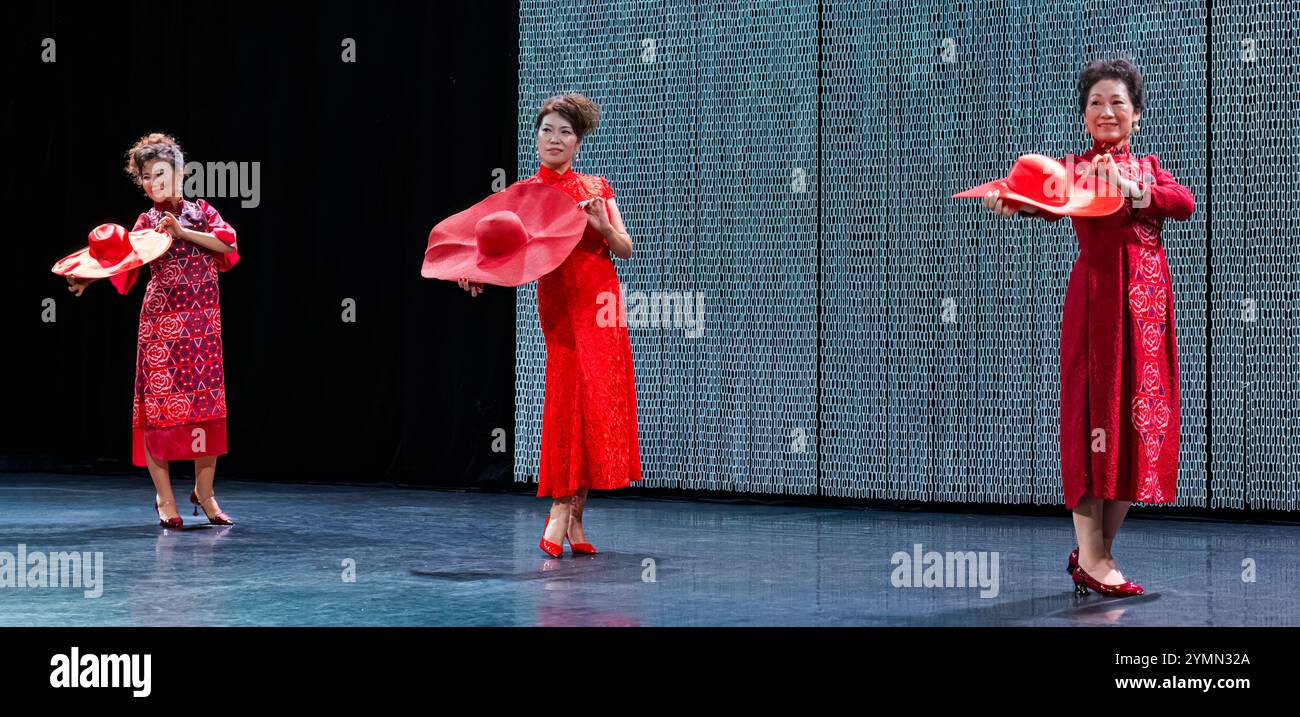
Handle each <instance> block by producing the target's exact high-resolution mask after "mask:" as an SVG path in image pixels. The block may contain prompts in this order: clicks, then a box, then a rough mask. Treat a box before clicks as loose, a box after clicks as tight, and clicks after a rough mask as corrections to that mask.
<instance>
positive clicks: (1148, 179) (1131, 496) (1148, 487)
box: [984, 60, 1196, 595]
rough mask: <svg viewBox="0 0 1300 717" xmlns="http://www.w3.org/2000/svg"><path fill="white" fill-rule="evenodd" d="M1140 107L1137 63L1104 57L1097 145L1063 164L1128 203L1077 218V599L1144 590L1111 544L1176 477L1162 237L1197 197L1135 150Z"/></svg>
mask: <svg viewBox="0 0 1300 717" xmlns="http://www.w3.org/2000/svg"><path fill="white" fill-rule="evenodd" d="M1143 109H1144V105H1143V91H1142V76H1141V74H1140V73H1139V72H1138V70H1137V68H1135V67H1134V66H1133V65H1132V64H1131V63H1129V62H1127V61H1125V60H1097V61H1094V62H1092V63H1090V64H1089V65H1088V66H1086V67H1085V68H1084V69H1083V72H1082V73H1081V74H1080V76H1079V111H1080V112H1081V113H1082V115H1083V121H1084V124H1085V126H1086V127H1087V129H1088V132H1089V134H1091V135H1092V138H1093V146H1092V149H1090V150H1088V151H1087V152H1085V153H1084V154H1082V155H1080V156H1078V157H1074V156H1069V157H1066V158H1065V160H1064V163H1065V164H1066V166H1067V167H1071V166H1073V168H1074V171H1075V172H1076V175H1077V176H1079V177H1080V178H1092V181H1095V182H1096V183H1097V186H1098V187H1099V188H1104V187H1106V186H1111V187H1112V188H1113V189H1115V190H1118V191H1119V192H1120V194H1121V195H1122V196H1123V197H1124V206H1123V207H1122V208H1121V209H1120V210H1119V211H1118V212H1115V213H1114V214H1110V215H1107V216H1104V217H1097V218H1080V217H1073V223H1074V230H1075V233H1076V234H1077V235H1078V240H1079V257H1078V259H1077V260H1076V261H1075V263H1074V269H1073V270H1072V271H1071V272H1070V282H1069V285H1068V287H1067V288H1066V292H1065V308H1064V313H1063V317H1062V320H1061V436H1060V441H1061V482H1062V487H1063V491H1064V493H1065V505H1066V507H1067V508H1070V509H1072V510H1073V511H1074V530H1075V534H1076V536H1077V537H1078V540H1079V545H1078V547H1077V548H1075V550H1074V551H1073V552H1071V553H1070V556H1069V560H1068V570H1069V571H1070V575H1071V578H1072V579H1073V580H1074V583H1075V588H1076V590H1077V591H1078V592H1079V593H1080V594H1084V593H1086V592H1087V590H1088V589H1089V588H1091V589H1093V590H1095V591H1097V592H1098V593H1101V594H1105V595H1140V594H1142V588H1141V586H1139V585H1137V584H1136V583H1134V582H1132V581H1129V580H1126V579H1125V578H1124V575H1123V574H1122V573H1121V572H1120V571H1119V567H1118V566H1117V564H1116V562H1115V557H1114V555H1113V554H1112V553H1111V545H1112V543H1113V542H1114V540H1115V534H1116V533H1117V532H1118V531H1119V528H1120V525H1122V524H1123V522H1124V516H1125V515H1126V514H1127V513H1128V509H1129V506H1130V505H1131V504H1132V502H1133V501H1135V500H1136V501H1142V502H1144V503H1170V502H1172V501H1173V500H1174V496H1175V489H1176V486H1177V479H1178V428H1179V387H1178V347H1177V342H1176V340H1175V334H1174V295H1173V283H1172V281H1171V277H1170V274H1169V263H1168V262H1167V261H1166V260H1165V250H1164V244H1163V242H1162V241H1161V238H1160V232H1161V228H1162V226H1163V225H1164V221H1165V220H1166V219H1175V220H1185V219H1187V218H1189V217H1190V216H1191V215H1192V212H1193V210H1194V209H1195V207H1196V203H1195V200H1194V199H1193V197H1192V193H1191V192H1190V191H1188V190H1187V189H1186V188H1185V187H1183V186H1181V185H1180V184H1178V182H1177V181H1176V180H1175V179H1174V177H1173V175H1171V174H1170V173H1169V172H1168V171H1166V170H1165V169H1164V168H1162V167H1161V166H1160V160H1159V158H1158V157H1157V156H1156V155H1154V154H1153V155H1147V156H1145V157H1138V156H1136V155H1134V154H1132V153H1131V152H1130V151H1129V140H1130V135H1131V133H1133V132H1137V131H1138V126H1139V120H1140V119H1141V116H1142V110H1143ZM1100 180H1105V181H1104V182H1103V181H1100ZM1107 183H1109V184H1107ZM984 201H985V204H986V205H988V206H989V207H990V208H991V209H993V210H994V211H996V212H997V213H999V214H1001V215H1002V216H1011V215H1012V214H1014V213H1016V212H1017V211H1020V212H1022V213H1025V214H1037V215H1038V216H1041V217H1042V218H1044V219H1047V220H1049V221H1055V220H1058V219H1060V218H1061V217H1060V216H1057V215H1054V214H1049V213H1046V212H1037V211H1036V210H1034V208H1033V207H1022V206H1017V205H1015V204H1014V203H1008V202H1004V201H1002V200H998V199H997V198H996V197H994V196H988V197H985V200H984Z"/></svg>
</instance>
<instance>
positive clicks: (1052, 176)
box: [1007, 154, 1070, 206]
mask: <svg viewBox="0 0 1300 717" xmlns="http://www.w3.org/2000/svg"><path fill="white" fill-rule="evenodd" d="M1007 188H1008V189H1010V190H1011V191H1013V192H1015V193H1017V194H1021V195H1023V196H1026V197H1034V198H1035V199H1038V200H1039V201H1042V202H1044V203H1046V204H1052V205H1056V206H1064V205H1065V203H1066V202H1068V201H1069V200H1070V182H1069V178H1068V177H1067V176H1066V172H1065V167H1064V166H1063V165H1062V164H1061V163H1060V162H1058V161H1056V160H1055V159H1052V158H1051V157H1048V156H1046V155H1041V154H1026V155H1024V156H1023V157H1021V158H1020V159H1017V160H1016V163H1015V165H1013V166H1012V167H1011V173H1010V174H1008V175H1007Z"/></svg>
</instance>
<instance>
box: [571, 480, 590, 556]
mask: <svg viewBox="0 0 1300 717" xmlns="http://www.w3.org/2000/svg"><path fill="white" fill-rule="evenodd" d="M586 507H587V489H586V488H583V489H582V490H579V491H578V492H577V493H576V494H574V496H573V508H572V509H571V510H570V511H569V543H570V544H573V543H577V544H578V545H581V544H583V543H585V542H587V534H586V533H585V532H584V531H583V530H582V511H583V510H585V509H586Z"/></svg>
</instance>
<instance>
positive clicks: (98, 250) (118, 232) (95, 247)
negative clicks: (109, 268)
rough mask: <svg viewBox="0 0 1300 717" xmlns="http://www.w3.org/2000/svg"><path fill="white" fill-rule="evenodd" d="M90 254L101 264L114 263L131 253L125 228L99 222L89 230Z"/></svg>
mask: <svg viewBox="0 0 1300 717" xmlns="http://www.w3.org/2000/svg"><path fill="white" fill-rule="evenodd" d="M89 239H90V256H91V258H93V259H94V260H95V261H97V262H99V263H100V264H103V265H109V264H116V263H118V262H119V261H121V260H122V259H124V258H125V257H126V255H127V254H130V253H131V245H130V243H128V242H127V240H126V230H124V229H123V228H122V227H121V226H118V225H116V224H100V225H99V226H97V227H95V228H94V229H92V230H91V232H90V237H89Z"/></svg>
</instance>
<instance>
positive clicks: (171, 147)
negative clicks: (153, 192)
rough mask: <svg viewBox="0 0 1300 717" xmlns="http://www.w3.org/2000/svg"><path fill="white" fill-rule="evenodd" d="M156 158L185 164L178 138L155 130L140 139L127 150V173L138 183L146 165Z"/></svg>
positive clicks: (176, 163) (175, 163)
mask: <svg viewBox="0 0 1300 717" xmlns="http://www.w3.org/2000/svg"><path fill="white" fill-rule="evenodd" d="M155 159H162V160H166V161H168V162H170V163H172V164H174V165H180V164H183V163H184V161H185V158H184V156H183V155H182V154H181V146H180V144H179V143H177V142H176V138H175V137H172V136H171V135H169V134H163V133H162V132H153V133H151V134H147V135H145V136H143V137H141V138H140V141H138V142H136V143H135V144H134V145H132V146H131V149H128V150H127V151H126V173H127V174H129V175H131V180H132V181H134V182H136V183H137V184H138V183H139V182H140V175H141V174H143V173H144V165H146V164H148V163H149V162H152V161H153V160H155Z"/></svg>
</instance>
